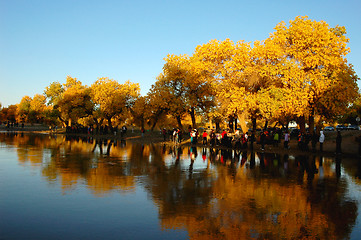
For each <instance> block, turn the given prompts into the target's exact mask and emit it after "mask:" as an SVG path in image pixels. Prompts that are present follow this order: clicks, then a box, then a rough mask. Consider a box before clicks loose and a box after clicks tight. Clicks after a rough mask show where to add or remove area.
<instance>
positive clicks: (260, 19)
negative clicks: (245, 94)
mask: <svg viewBox="0 0 361 240" xmlns="http://www.w3.org/2000/svg"><path fill="white" fill-rule="evenodd" d="M360 11H361V1H359V0H345V1H335V0H327V1H309V0H305V1H262V0H261V1H240V0H238V1H227V0H223V1H212V0H208V1H196V0H192V1H188V0H187V1H181V0H178V1H160V0H152V1H139V0H132V1H122V0H118V1H115V0H114V1H113V0H99V1H93V0H86V1H85V0H77V1H76V0H73V1H70V0H61V1H60V0H23V1H21V0H0V103H2V105H3V107H6V106H8V105H10V104H17V103H19V102H20V100H21V98H22V97H23V96H25V95H28V96H30V97H33V96H34V95H35V94H37V93H40V94H42V93H43V91H44V89H45V87H46V86H48V85H49V84H50V83H52V82H55V81H58V82H60V83H64V82H65V79H66V76H67V75H70V76H72V77H75V78H77V79H78V80H80V81H81V82H82V83H83V84H86V85H91V84H92V83H93V82H95V81H96V80H97V78H99V77H109V78H112V79H115V80H117V81H118V82H119V83H124V82H125V81H126V80H130V81H131V82H134V83H139V84H140V87H141V93H142V94H143V95H145V94H146V93H147V92H148V90H149V88H150V87H151V85H152V84H153V83H154V82H155V81H156V77H157V76H158V74H159V73H161V72H162V67H163V64H164V60H163V58H164V57H166V55H167V54H189V55H191V54H192V53H193V52H194V50H195V48H196V46H197V45H201V44H204V43H207V42H208V41H210V40H212V39H218V40H224V39H226V38H229V39H231V40H233V41H234V42H236V41H238V40H245V41H246V42H253V41H255V40H264V39H266V38H267V37H268V36H269V34H270V33H271V32H273V31H274V29H273V28H274V27H275V26H276V25H277V24H278V23H279V22H281V21H285V22H286V23H288V22H289V21H290V20H293V19H295V17H296V16H305V15H307V16H309V18H310V19H314V20H317V21H320V20H324V21H326V22H327V23H328V24H329V25H330V26H331V27H334V26H336V25H340V26H345V27H346V30H347V37H348V38H350V42H349V44H348V47H350V48H351V53H350V54H348V55H347V59H348V61H349V62H350V63H352V64H353V65H354V69H355V71H356V73H357V74H358V76H359V77H361V45H360V44H361V14H360Z"/></svg>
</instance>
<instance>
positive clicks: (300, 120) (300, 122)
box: [297, 116, 306, 133]
mask: <svg viewBox="0 0 361 240" xmlns="http://www.w3.org/2000/svg"><path fill="white" fill-rule="evenodd" d="M297 124H298V126H299V127H300V131H301V133H305V132H306V127H305V124H306V120H305V116H301V117H299V118H297Z"/></svg>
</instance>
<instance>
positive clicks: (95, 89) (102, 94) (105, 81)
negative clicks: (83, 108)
mask: <svg viewBox="0 0 361 240" xmlns="http://www.w3.org/2000/svg"><path fill="white" fill-rule="evenodd" d="M139 92H140V88H139V84H138V83H132V82H130V81H126V82H125V83H124V84H120V83H118V82H117V81H116V80H113V79H109V78H108V77H102V78H98V80H97V81H96V82H95V83H93V84H92V85H91V96H92V100H93V102H94V103H95V104H96V108H97V109H98V110H99V111H100V113H101V116H102V117H103V118H105V119H106V120H107V122H108V126H109V127H110V128H111V129H112V127H113V124H112V119H115V118H116V117H119V115H120V114H122V113H125V111H127V109H128V108H129V107H131V106H132V105H133V104H134V102H135V99H136V98H137V97H139V95H140V93H139Z"/></svg>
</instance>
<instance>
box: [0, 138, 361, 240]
mask: <svg viewBox="0 0 361 240" xmlns="http://www.w3.org/2000/svg"><path fill="white" fill-rule="evenodd" d="M0 143H1V145H4V144H5V145H7V146H16V147H17V151H18V161H19V163H20V164H26V163H27V162H30V163H31V164H32V165H35V166H38V167H39V168H40V170H41V174H42V175H43V176H44V177H45V179H47V181H50V182H52V181H57V180H59V179H61V181H60V182H61V184H62V188H63V189H65V191H69V192H70V193H71V192H72V191H73V189H74V188H76V184H77V182H80V180H81V182H85V183H86V186H87V188H89V189H90V190H91V192H92V194H93V196H92V197H109V196H110V195H111V193H114V192H117V193H120V194H128V193H132V192H137V191H138V189H139V188H141V189H143V190H144V191H146V192H147V194H148V199H149V201H152V202H153V203H154V204H155V205H156V206H157V208H158V216H157V217H158V218H159V219H160V225H161V228H162V229H177V228H178V229H185V230H186V231H187V232H188V235H189V237H190V238H191V239H197V238H210V239H235V238H236V239H248V238H258V239H265V238H266V239H299V238H311V239H317V238H318V239H344V238H350V234H351V233H352V231H353V228H354V227H355V226H356V225H357V224H358V223H357V218H358V205H357V202H358V201H360V200H361V199H355V198H352V197H350V195H349V192H350V191H353V189H351V187H350V185H351V184H352V183H351V182H350V181H349V180H348V179H353V180H354V182H356V183H357V184H359V182H358V181H357V180H358V179H360V176H361V171H360V170H361V165H360V161H351V160H343V159H341V156H339V155H337V156H335V158H324V157H323V156H319V155H306V154H305V155H297V156H294V155H292V154H291V153H289V154H277V153H267V152H253V151H252V152H250V151H239V150H231V149H213V148H197V147H194V146H193V147H191V146H189V147H188V146H186V147H181V146H167V145H142V144H134V143H130V142H125V141H115V140H107V139H93V138H89V137H86V138H79V137H63V136H58V137H51V136H48V135H22V134H1V135H0ZM48 153H49V156H50V157H49V159H48V158H47V157H44V155H46V154H48ZM44 159H48V160H47V161H46V162H44ZM344 162H345V163H344ZM89 198H91V197H89ZM357 227H359V226H357Z"/></svg>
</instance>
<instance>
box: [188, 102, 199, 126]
mask: <svg viewBox="0 0 361 240" xmlns="http://www.w3.org/2000/svg"><path fill="white" fill-rule="evenodd" d="M189 114H190V115H191V119H192V128H197V126H196V115H195V112H194V107H191V110H189Z"/></svg>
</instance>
